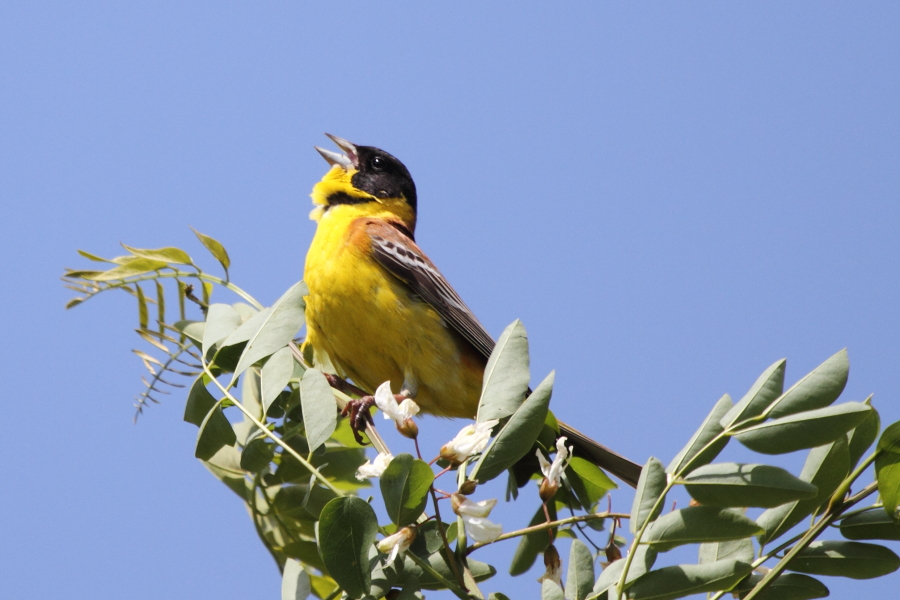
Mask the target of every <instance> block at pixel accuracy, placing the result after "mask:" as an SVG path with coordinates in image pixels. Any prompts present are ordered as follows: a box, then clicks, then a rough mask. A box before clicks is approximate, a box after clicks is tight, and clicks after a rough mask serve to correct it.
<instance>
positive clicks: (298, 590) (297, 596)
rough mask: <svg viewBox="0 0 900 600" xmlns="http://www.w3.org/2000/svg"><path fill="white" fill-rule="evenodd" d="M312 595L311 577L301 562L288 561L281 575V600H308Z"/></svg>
mask: <svg viewBox="0 0 900 600" xmlns="http://www.w3.org/2000/svg"><path fill="white" fill-rule="evenodd" d="M311 593H312V586H311V585H310V582H309V575H307V574H306V571H304V570H303V567H302V566H301V565H300V563H299V562H297V561H296V560H294V559H291V558H289V559H287V561H285V563H284V573H282V575H281V600H306V599H307V598H309V595H310V594H311Z"/></svg>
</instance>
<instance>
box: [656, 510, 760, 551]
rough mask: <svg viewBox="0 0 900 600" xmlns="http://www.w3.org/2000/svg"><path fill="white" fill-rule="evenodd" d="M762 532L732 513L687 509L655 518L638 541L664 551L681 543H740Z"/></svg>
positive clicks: (734, 512)
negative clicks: (731, 541)
mask: <svg viewBox="0 0 900 600" xmlns="http://www.w3.org/2000/svg"><path fill="white" fill-rule="evenodd" d="M762 531H763V530H762V528H761V527H760V526H759V525H757V524H756V523H754V522H753V520H752V519H749V518H747V517H745V516H744V515H743V514H742V513H740V512H738V511H736V510H731V509H727V508H718V507H715V506H689V507H687V508H682V509H679V510H673V511H672V512H670V513H667V514H665V515H663V516H661V517H659V518H658V519H656V521H654V523H653V525H652V526H651V527H650V529H649V530H648V531H647V533H645V534H644V537H643V538H642V539H641V542H642V543H647V544H650V545H651V546H653V547H654V548H656V549H657V550H658V551H665V550H671V549H672V548H674V547H676V546H681V545H684V544H697V543H702V542H724V541H728V540H740V539H743V538H747V537H750V536H753V535H758V534H760V533H762Z"/></svg>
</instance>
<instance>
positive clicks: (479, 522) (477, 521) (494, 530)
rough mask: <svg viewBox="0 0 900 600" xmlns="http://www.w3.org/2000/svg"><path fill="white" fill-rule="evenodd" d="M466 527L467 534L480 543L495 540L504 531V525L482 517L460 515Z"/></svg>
mask: <svg viewBox="0 0 900 600" xmlns="http://www.w3.org/2000/svg"><path fill="white" fill-rule="evenodd" d="M460 516H461V517H462V520H463V525H464V526H465V528H466V535H467V536H469V537H470V538H472V539H473V540H474V541H475V542H477V543H479V544H486V543H488V542H493V541H494V540H496V539H497V538H498V537H500V535H501V534H502V533H503V525H500V524H499V523H492V522H491V521H488V520H487V519H485V518H482V517H470V516H469V515H460Z"/></svg>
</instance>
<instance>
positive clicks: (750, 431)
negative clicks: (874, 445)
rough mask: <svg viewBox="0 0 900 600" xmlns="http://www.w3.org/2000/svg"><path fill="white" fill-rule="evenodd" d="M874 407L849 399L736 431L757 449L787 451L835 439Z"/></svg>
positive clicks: (738, 435) (860, 421) (765, 452)
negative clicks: (842, 402) (834, 404)
mask: <svg viewBox="0 0 900 600" xmlns="http://www.w3.org/2000/svg"><path fill="white" fill-rule="evenodd" d="M871 412H872V407H871V406H869V405H868V404H863V403H862V402H846V403H844V404H838V405H836V406H827V407H825V408H818V409H814V410H808V411H804V412H798V413H793V414H790V415H788V416H786V417H781V418H779V419H771V420H769V421H766V422H765V423H761V424H759V425H755V426H753V427H749V428H747V429H744V430H742V431H741V432H740V433H738V434H736V435H735V437H736V438H737V440H738V441H739V442H740V443H742V444H743V445H745V446H746V447H748V448H750V449H751V450H753V451H755V452H760V453H762V454H785V453H787V452H794V451H796V450H801V449H803V448H814V447H816V446H822V445H824V444H828V443H831V442H833V441H834V440H836V439H837V438H839V437H846V433H847V432H848V431H850V430H851V429H853V428H854V427H856V426H857V425H859V424H860V423H862V422H863V421H864V420H865V419H866V418H867V417H868V416H869V414H870V413H871Z"/></svg>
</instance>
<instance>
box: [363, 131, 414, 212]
mask: <svg viewBox="0 0 900 600" xmlns="http://www.w3.org/2000/svg"><path fill="white" fill-rule="evenodd" d="M355 162H356V168H357V173H355V174H354V175H353V177H351V179H350V182H351V183H352V184H353V186H354V187H355V188H357V189H359V190H362V191H363V192H366V193H369V194H372V195H373V196H375V197H376V198H400V197H401V196H402V197H404V198H406V202H407V203H408V204H409V206H410V207H411V208H412V209H413V210H416V184H415V183H414V182H413V179H412V175H410V174H409V170H408V169H407V168H406V167H405V166H404V165H403V163H402V162H400V161H399V160H397V159H396V158H395V157H393V156H392V155H390V154H388V153H387V152H385V151H384V150H379V149H378V148H373V147H372V146H356V161H355Z"/></svg>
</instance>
